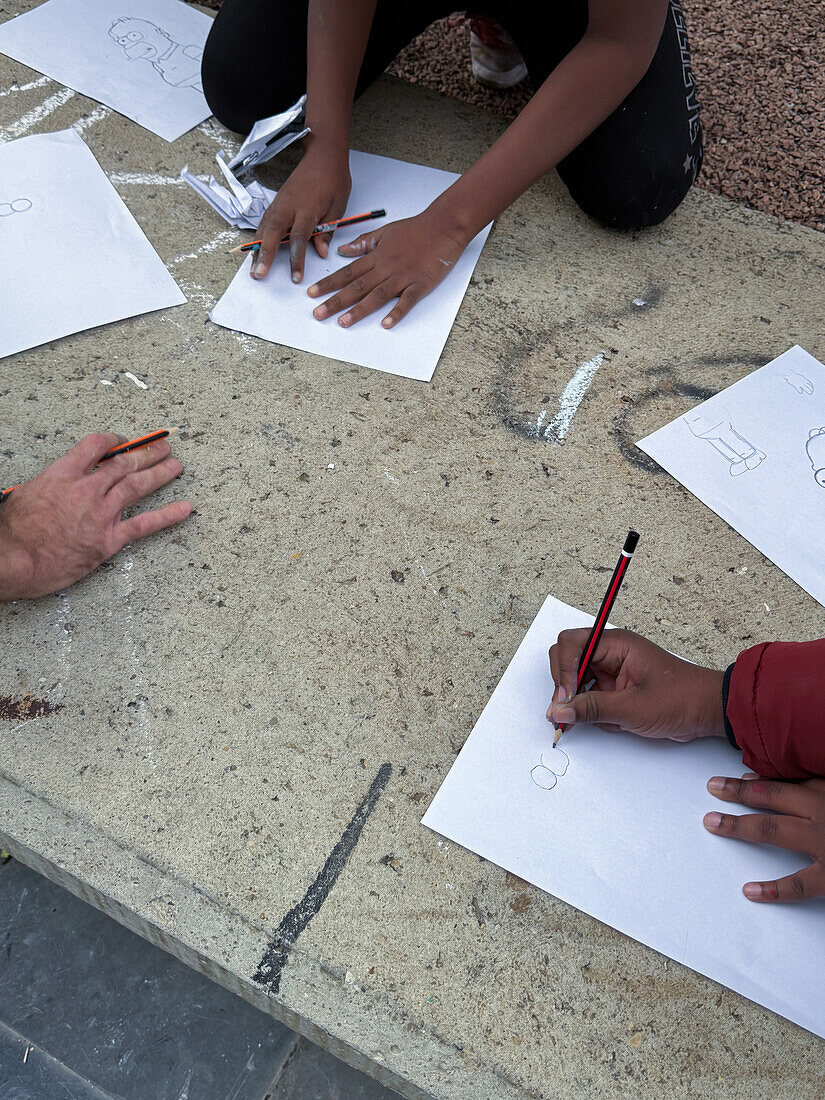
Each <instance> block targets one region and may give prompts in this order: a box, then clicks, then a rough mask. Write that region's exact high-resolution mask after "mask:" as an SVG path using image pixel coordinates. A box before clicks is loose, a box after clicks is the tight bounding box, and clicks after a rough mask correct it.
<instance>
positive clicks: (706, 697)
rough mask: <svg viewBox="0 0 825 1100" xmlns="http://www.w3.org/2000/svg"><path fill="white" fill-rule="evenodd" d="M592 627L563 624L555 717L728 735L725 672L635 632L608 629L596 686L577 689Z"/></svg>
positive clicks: (670, 733)
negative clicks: (682, 656) (574, 627)
mask: <svg viewBox="0 0 825 1100" xmlns="http://www.w3.org/2000/svg"><path fill="white" fill-rule="evenodd" d="M589 634H590V631H589V630H588V629H586V628H585V629H581V630H563V631H562V632H561V634H559V637H558V641H557V642H556V644H555V645H554V646H552V647H551V649H550V671H551V674H552V676H553V681H554V682H555V685H556V690H555V691H554V692H553V701H552V702H551V704H550V706H549V708H548V710H547V718H548V721H551V722H555V723H557V724H561V723H565V724H566V725H574V724H575V723H576V722H591V723H593V724H594V725H597V726H599V727H600V728H601V729H607V730H627V731H628V732H629V733H636V734H638V735H639V736H640V737H669V738H672V739H673V740H675V741H692V740H693V739H694V738H696V737H724V736H725V725H724V716H723V713H722V680H723V673H721V672H717V671H716V670H715V669H712V668H702V667H701V666H700V665H692V664H690V663H689V662H688V661H682V660H680V659H679V658H678V657H674V656H672V654H670V653H667V652H666V651H665V650H664V649H660V648H659V646H657V645H654V643H653V642H649V641H648V640H647V639H646V638H643V637H641V635H639V634H634V633H633V632H632V631H630V630H606V631H605V632H604V634H603V635H602V639H601V641H600V642H599V645H598V647H597V648H596V652H595V654H594V657H593V659H592V660H591V662H590V669H591V671H592V674H593V676H595V679H596V684H595V686H594V687H593V689H592V690H591V691H589V692H586V693H585V692H582V694H581V695H575V691H576V675H577V671H578V665H579V658H580V657H581V655H582V653H583V651H584V647H585V646H586V644H587V639H588V637H589Z"/></svg>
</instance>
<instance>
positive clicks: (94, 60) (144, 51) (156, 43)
mask: <svg viewBox="0 0 825 1100" xmlns="http://www.w3.org/2000/svg"><path fill="white" fill-rule="evenodd" d="M211 26H212V20H211V19H210V18H209V16H208V15H204V14H203V12H200V11H197V10H196V9H195V8H193V7H190V6H189V5H188V4H184V3H181V0H47V2H46V3H45V4H41V5H40V6H39V7H37V8H34V9H33V10H32V11H29V12H26V13H25V14H24V15H18V16H17V17H16V18H14V19H9V20H7V21H6V22H5V23H3V24H2V26H0V53H4V54H7V55H8V56H9V57H13V58H14V59H15V60H16V61H20V62H22V64H24V65H28V66H29V68H30V69H36V70H37V72H40V73H45V74H46V75H47V76H50V77H52V79H53V80H57V81H58V82H59V83H60V84H65V85H67V86H68V87H69V88H74V89H75V91H78V92H81V93H82V94H83V95H86V96H89V97H90V98H91V99H97V100H99V101H100V102H101V103H105V104H106V106H107V107H112V108H113V109H114V110H115V111H119V112H120V114H122V115H125V116H126V117H127V118H131V119H132V120H133V121H134V122H137V123H139V124H140V125H141V126H145V127H146V129H147V130H151V131H152V133H155V134H158V135H159V137H162V138H165V139H166V140H167V141H174V140H175V138H179V137H180V136H181V134H185V133H186V131H187V130H191V129H192V127H193V126H197V124H198V123H199V122H203V120H204V119H205V118H209V116H210V115H211V114H212V112H211V111H210V109H209V107H208V105H207V103H206V100H205V99H204V97H203V90H202V88H201V57H202V56H203V47H204V43H205V42H206V36H207V35H208V34H209V28H210V27H211Z"/></svg>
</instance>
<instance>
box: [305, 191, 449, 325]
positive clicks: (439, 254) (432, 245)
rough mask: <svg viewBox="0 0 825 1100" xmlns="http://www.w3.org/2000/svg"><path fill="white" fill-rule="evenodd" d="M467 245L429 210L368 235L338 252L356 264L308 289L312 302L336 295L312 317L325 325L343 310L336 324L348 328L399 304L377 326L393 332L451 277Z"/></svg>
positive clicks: (372, 230) (445, 222) (344, 246)
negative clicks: (417, 305)
mask: <svg viewBox="0 0 825 1100" xmlns="http://www.w3.org/2000/svg"><path fill="white" fill-rule="evenodd" d="M467 243H468V242H467V241H466V240H465V239H463V237H462V235H461V233H460V231H459V230H458V228H457V227H456V226H453V225H452V224H451V223H449V222H447V221H445V220H444V218H443V217H442V216H441V215H439V214H437V213H436V212H435V211H433V210H425V211H424V212H423V213H421V214H417V215H416V216H415V217H414V218H405V219H404V220H403V221H398V222H390V223H389V225H384V226H381V228H380V229H370V230H368V231H367V232H366V233H362V234H361V236H360V237H358V238H357V239H356V240H354V241H351V242H350V243H349V244H343V245H341V247H340V248H339V249H338V252H339V254H340V255H341V256H358V257H360V258H359V259H357V260H356V261H355V262H354V263H351V264H348V265H347V267H342V268H341V269H340V270H339V271H336V272H334V273H333V274H332V275H328V276H327V277H326V278H325V279H321V281H320V282H319V283H315V285H314V286H311V287H309V289H308V290H307V294H308V295H309V296H310V298H320V297H321V296H322V295H323V294H330V293H332V292H333V291H339V292H340V293H337V294H334V295H333V297H332V298H328V299H327V301H326V302H323V303H322V304H321V305H319V306H316V307H315V309H314V310H313V313H314V315H315V317H316V318H317V319H318V320H319V321H323V320H324V319H325V318H326V317H331V316H332V314H334V313H339V312H340V311H341V310H342V309H343V310H346V311H347V312H346V313H344V314H343V315H342V316H341V317H339V318H338V324H339V325H342V326H343V327H344V328H349V327H350V326H351V325H354V324H355V323H356V322H357V321H360V320H361V319H362V318H363V317H366V316H367V315H368V314H369V313H373V312H374V311H375V310H376V309H381V307H382V306H385V305H386V304H387V303H388V302H391V301H392V300H393V298H398V301H397V302H396V303H395V305H394V306H393V308H392V309H391V310H390V312H389V313H388V314H387V316H386V317H384V318H383V320H382V321H381V324H382V325H383V326H384V328H392V326H393V325H395V324H397V322H398V321H400V320H401V318H402V317H404V316H405V315H406V314H407V313H409V311H410V310H411V309H412V307H413V306H414V305H415V304H416V302H419V301H420V300H421V299H422V298H423V297H424V296H425V295H427V294H429V293H430V291H431V290H433V289H434V288H435V287H436V286H438V284H439V283H440V282H441V280H442V279H443V278H444V276H445V275H447V274H449V272H450V271H452V269H453V267H455V264H456V261H457V260H458V258H459V256H460V255H461V253H462V252H463V251H464V249H465V248H466V246H467Z"/></svg>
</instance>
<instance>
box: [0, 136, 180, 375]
mask: <svg viewBox="0 0 825 1100" xmlns="http://www.w3.org/2000/svg"><path fill="white" fill-rule="evenodd" d="M0 286H2V288H3V307H2V310H0V358H1V357H2V356H4V355H12V354H14V352H17V351H24V350H25V349H26V348H33V347H36V346H37V345H38V344H45V343H47V342H48V341H49V340H57V339H59V337H61V336H68V335H69V334H70V333H73V332H81V331H82V330H83V329H88V328H94V327H95V326H96V325H105V324H107V323H108V322H110V321H120V320H122V319H123V318H124V317H134V316H136V315H137V314H139V313H150V312H151V311H152V310H155V309H163V308H164V307H166V306H177V305H180V304H181V303H182V302H185V301H186V299H185V298H184V296H183V294H181V292H180V289H179V288H178V285H177V283H176V282H175V280H174V279H173V278H172V276H171V275H170V274H169V272H168V271H167V270H166V268H165V266H164V264H163V261H162V260H161V259H160V257H159V256H158V254H157V252H155V250H154V248H152V246H151V244H150V243H149V241H148V240H147V239H146V237H145V236H144V235H143V231H142V230H141V228H140V226H139V225H138V224H137V222H136V221H135V219H134V218H133V217H132V215H131V214H130V213H129V211H128V210H127V209H126V206H125V205H124V203H123V200H122V199H121V198H120V196H119V195H118V193H117V191H115V189H114V187H112V185H111V184H110V183H109V181H108V179H107V178H106V176H105V174H104V173H103V170H102V169H101V167H100V165H99V164H98V163H97V161H96V160H95V158H94V156H93V155H92V153H91V151H90V149H89V148H88V146H87V145H86V144H85V142H84V141H83V139H82V138H81V137H80V136H79V135H78V134H76V133H75V131H74V130H62V131H59V132H58V133H54V134H34V135H32V136H31V137H24V138H19V139H18V140H17V141H10V142H7V143H6V144H5V145H0Z"/></svg>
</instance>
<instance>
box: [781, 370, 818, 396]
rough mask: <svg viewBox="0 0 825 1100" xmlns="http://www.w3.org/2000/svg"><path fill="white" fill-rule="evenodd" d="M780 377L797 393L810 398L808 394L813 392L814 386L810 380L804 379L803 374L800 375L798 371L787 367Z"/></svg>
mask: <svg viewBox="0 0 825 1100" xmlns="http://www.w3.org/2000/svg"><path fill="white" fill-rule="evenodd" d="M791 376H793V377H791ZM782 377H783V378H784V379H785V381H786V382H787V383H788V385H789V386H792V387H793V388H794V389H795V390H796V392H797V393H804V394H808V395H809V396H810V394H812V393H813V392H814V384H813V382H812V381H811V380H810V378H806V377H805V375H804V374H800V373H799V371H798V370H794V369H793V367H788V369H787V371H786V373H785V374H783V376H782Z"/></svg>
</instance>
